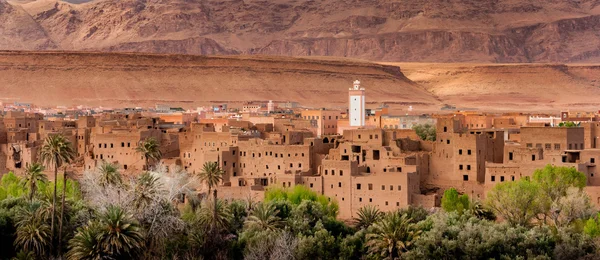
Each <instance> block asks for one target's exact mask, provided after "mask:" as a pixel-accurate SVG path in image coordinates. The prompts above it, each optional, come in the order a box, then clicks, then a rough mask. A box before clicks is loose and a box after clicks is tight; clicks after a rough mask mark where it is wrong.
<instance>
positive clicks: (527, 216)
mask: <svg viewBox="0 0 600 260" xmlns="http://www.w3.org/2000/svg"><path fill="white" fill-rule="evenodd" d="M539 196H540V187H539V185H538V184H537V183H534V182H531V181H528V180H525V179H521V180H519V181H510V182H503V183H500V184H497V185H496V186H494V188H493V189H492V190H491V191H490V192H488V194H487V205H488V206H489V207H490V208H491V209H492V210H493V211H494V212H495V213H496V214H498V215H500V216H501V217H502V218H503V219H505V220H506V221H508V223H510V224H512V225H522V226H528V225H529V223H530V221H531V219H532V218H534V217H536V216H537V215H538V214H540V213H541V207H540V197H539Z"/></svg>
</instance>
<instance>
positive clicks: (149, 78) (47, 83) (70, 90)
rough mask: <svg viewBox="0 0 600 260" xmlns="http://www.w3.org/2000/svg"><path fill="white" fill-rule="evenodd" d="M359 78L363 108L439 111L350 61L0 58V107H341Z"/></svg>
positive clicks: (378, 71)
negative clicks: (3, 104) (290, 104)
mask: <svg viewBox="0 0 600 260" xmlns="http://www.w3.org/2000/svg"><path fill="white" fill-rule="evenodd" d="M355 79H360V80H361V81H362V82H363V86H364V87H365V88H367V90H368V101H369V102H371V105H372V106H375V104H374V103H373V102H386V101H393V103H394V104H396V105H402V106H403V107H406V106H407V105H414V106H415V107H430V108H431V107H435V108H438V107H439V104H440V103H439V101H438V100H437V99H435V98H434V97H433V96H432V95H431V94H430V93H429V92H427V91H425V90H424V89H423V88H422V87H421V86H419V85H417V84H415V83H413V82H411V81H410V80H408V79H406V77H404V75H403V74H402V73H401V71H400V69H399V68H398V67H395V66H387V65H380V64H373V63H368V62H361V61H352V60H330V59H302V58H280V57H279V58H272V57H263V56H238V57H233V56H231V57H206V56H185V55H156V54H154V55H153V54H144V55H140V54H106V53H63V52H42V53H39V52H37V53H36V52H0V93H1V95H0V101H2V102H14V101H20V102H33V103H35V104H37V105H80V104H81V105H101V106H116V107H126V106H153V105H154V104H156V103H168V104H172V105H181V106H184V107H188V108H191V107H195V106H197V105H203V104H208V103H220V102H233V103H235V102H240V103H241V102H245V101H253V100H256V101H266V100H274V101H296V102H300V103H301V104H302V105H307V106H315V107H330V108H331V107H340V108H342V107H343V108H346V107H347V102H348V88H350V87H351V86H352V81H353V80H355Z"/></svg>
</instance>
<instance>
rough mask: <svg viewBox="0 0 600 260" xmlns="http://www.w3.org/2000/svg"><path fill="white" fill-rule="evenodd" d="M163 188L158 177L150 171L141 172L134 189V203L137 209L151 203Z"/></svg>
mask: <svg viewBox="0 0 600 260" xmlns="http://www.w3.org/2000/svg"><path fill="white" fill-rule="evenodd" d="M161 188H162V185H161V183H160V182H159V180H158V177H156V176H154V175H153V174H152V173H150V172H144V173H142V174H140V176H138V178H137V182H136V183H135V187H134V190H133V196H134V198H133V204H134V206H135V208H136V209H140V208H144V207H146V206H148V205H150V204H151V203H152V202H153V201H154V200H155V199H156V197H157V195H158V194H159V193H160V190H161Z"/></svg>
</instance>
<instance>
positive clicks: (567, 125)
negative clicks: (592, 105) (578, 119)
mask: <svg viewBox="0 0 600 260" xmlns="http://www.w3.org/2000/svg"><path fill="white" fill-rule="evenodd" d="M579 125H580V124H579V123H577V124H575V122H571V121H565V122H560V123H558V127H578V126H579Z"/></svg>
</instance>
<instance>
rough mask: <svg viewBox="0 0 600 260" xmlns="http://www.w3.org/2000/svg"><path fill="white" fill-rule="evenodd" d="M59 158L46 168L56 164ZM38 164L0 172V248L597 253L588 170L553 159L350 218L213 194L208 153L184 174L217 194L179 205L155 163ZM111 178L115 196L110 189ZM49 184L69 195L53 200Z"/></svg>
mask: <svg viewBox="0 0 600 260" xmlns="http://www.w3.org/2000/svg"><path fill="white" fill-rule="evenodd" d="M63 163H64V164H66V163H68V160H64V161H63ZM55 166H56V165H54V166H51V167H52V169H53V170H55V172H56V169H55V168H54V167H55ZM43 168H44V167H43V166H41V165H40V164H32V165H30V166H29V167H27V169H26V171H25V173H24V174H23V176H22V177H20V176H16V175H14V174H12V173H8V174H5V175H4V176H3V177H2V179H1V181H0V200H1V202H0V247H1V248H0V249H2V250H0V258H2V259H10V258H14V259H47V258H48V257H49V256H52V257H57V256H60V257H61V258H64V259H597V258H598V257H599V256H600V254H598V242H600V240H599V238H600V217H599V216H600V215H599V214H598V212H595V211H594V210H593V209H592V207H591V205H590V201H589V198H587V196H586V195H585V193H584V192H583V185H584V184H585V182H586V180H585V176H583V175H582V174H581V173H580V172H578V171H576V170H574V169H571V168H563V167H553V166H548V167H546V168H544V169H539V170H537V171H536V172H535V173H533V175H532V176H531V178H529V179H526V178H523V179H521V180H517V181H511V182H504V183H501V184H499V185H497V186H496V187H495V188H493V189H492V190H491V191H490V192H489V194H488V195H487V196H486V197H487V198H486V200H485V201H478V200H476V199H474V198H469V197H468V196H467V195H464V194H461V192H460V190H458V189H448V190H447V191H446V192H445V193H444V196H443V197H442V200H441V201H442V206H443V207H442V208H441V209H431V210H430V209H423V208H420V207H408V208H405V209H399V210H394V211H391V212H383V211H381V210H380V209H378V208H377V207H376V206H364V207H362V208H360V209H358V210H357V213H356V214H355V216H354V218H353V219H352V221H351V222H343V221H340V220H338V219H337V212H338V210H339V209H338V205H337V203H336V202H335V200H334V199H330V198H327V197H325V196H323V195H319V194H317V193H315V192H313V191H311V190H310V189H308V188H307V187H304V186H301V185H298V186H295V187H294V188H288V189H280V188H270V189H268V190H267V192H266V193H265V197H264V198H263V199H262V202H260V198H257V199H258V200H259V202H256V201H253V200H252V199H248V200H222V199H218V198H217V197H216V196H215V194H216V189H217V186H218V184H219V183H220V182H221V180H222V178H223V171H222V170H221V169H220V168H219V167H218V164H217V163H214V162H213V163H207V164H205V165H204V167H203V170H202V171H201V172H200V173H198V174H197V175H192V174H186V176H187V178H190V180H194V181H196V182H197V185H198V187H201V186H202V185H204V186H205V187H207V188H208V190H209V192H208V193H207V194H209V195H210V194H211V193H212V195H213V196H206V197H204V198H203V201H202V202H201V203H199V204H192V203H190V204H179V202H178V201H177V200H173V199H172V198H171V197H169V196H168V195H167V194H168V189H167V186H168V185H166V183H169V182H168V181H169V179H168V178H169V177H168V176H169V174H165V173H164V172H160V171H159V170H158V169H157V170H153V171H145V172H143V173H141V174H139V175H138V176H137V177H136V178H134V179H131V180H125V179H124V178H123V177H122V176H121V174H120V172H119V170H118V166H116V165H113V164H110V163H106V162H105V163H103V164H101V165H100V166H99V167H98V169H96V170H94V171H90V172H88V173H86V174H89V175H86V176H89V178H86V180H93V181H92V182H90V183H93V184H90V183H81V184H79V183H78V182H76V181H74V180H66V181H65V180H61V179H56V180H55V181H54V183H52V182H48V180H47V177H46V176H45V175H44V173H43ZM63 178H64V177H63ZM57 183H59V184H60V185H56V184H57ZM55 188H56V192H54V190H55ZM114 189H118V190H119V192H120V198H121V200H122V201H121V200H120V201H115V200H113V199H112V197H110V196H109V195H110V194H112V193H111V192H113V193H114ZM55 193H62V194H65V195H64V196H63V197H62V198H63V199H62V200H60V202H59V201H58V200H55V199H54V197H55V195H54V194H55ZM54 203H56V204H60V205H59V206H60V207H61V208H62V209H61V211H62V212H64V216H63V217H64V218H62V219H59V220H58V221H59V223H61V222H62V226H63V228H64V232H63V233H64V237H63V238H62V239H63V240H64V241H65V243H64V244H61V245H59V243H58V241H56V240H53V236H55V235H56V234H55V233H53V231H52V223H53V222H55V221H53V216H54V213H53V212H54V209H55V208H56V207H55V206H53V205H54ZM496 216H498V217H499V219H501V220H498V219H497V218H496ZM349 223H351V224H349ZM6 245H10V246H6ZM59 246H60V247H62V248H59ZM62 252H65V253H62Z"/></svg>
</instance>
